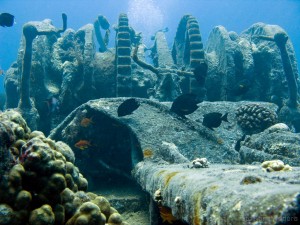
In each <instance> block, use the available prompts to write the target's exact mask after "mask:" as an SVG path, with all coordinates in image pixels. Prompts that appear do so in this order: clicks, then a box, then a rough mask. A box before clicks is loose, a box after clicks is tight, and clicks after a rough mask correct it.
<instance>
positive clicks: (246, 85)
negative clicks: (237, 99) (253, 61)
mask: <svg viewBox="0 0 300 225" xmlns="http://www.w3.org/2000/svg"><path fill="white" fill-rule="evenodd" d="M250 86H251V82H250V81H249V80H248V79H243V80H241V81H240V82H238V83H237V84H235V85H234V86H233V87H232V88H227V90H229V91H230V92H231V93H232V94H233V95H235V96H240V95H243V94H245V93H247V91H249V89H250Z"/></svg>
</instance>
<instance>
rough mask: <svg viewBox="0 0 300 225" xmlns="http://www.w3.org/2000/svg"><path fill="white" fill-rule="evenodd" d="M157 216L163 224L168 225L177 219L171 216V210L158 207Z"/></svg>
mask: <svg viewBox="0 0 300 225" xmlns="http://www.w3.org/2000/svg"><path fill="white" fill-rule="evenodd" d="M159 214H160V217H161V218H162V220H163V223H164V222H167V223H168V224H173V222H175V221H176V220H177V218H176V217H175V216H173V214H172V210H171V208H169V207H166V206H159Z"/></svg>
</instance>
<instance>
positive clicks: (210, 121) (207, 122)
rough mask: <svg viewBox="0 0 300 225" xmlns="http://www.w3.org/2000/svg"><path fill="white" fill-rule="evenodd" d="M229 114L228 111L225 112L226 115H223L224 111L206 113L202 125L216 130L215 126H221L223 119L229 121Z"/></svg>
mask: <svg viewBox="0 0 300 225" xmlns="http://www.w3.org/2000/svg"><path fill="white" fill-rule="evenodd" d="M227 116H228V113H225V115H224V116H222V113H218V112H212V113H208V114H205V115H204V118H203V122H202V125H203V126H206V127H208V128H209V129H211V130H214V129H213V128H217V127H219V126H220V125H221V123H222V121H226V122H228V120H227Z"/></svg>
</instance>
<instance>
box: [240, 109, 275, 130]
mask: <svg viewBox="0 0 300 225" xmlns="http://www.w3.org/2000/svg"><path fill="white" fill-rule="evenodd" d="M236 118H237V122H238V124H239V125H240V126H241V127H242V129H243V130H244V131H246V132H249V133H256V132H257V133H258V132H261V131H263V130H264V129H266V128H268V127H270V126H272V125H274V124H275V123H276V120H277V115H276V114H275V113H274V112H272V111H270V110H269V109H267V108H266V107H263V106H261V105H258V104H253V103H252V104H246V105H243V106H241V107H239V108H238V109H237V112H236Z"/></svg>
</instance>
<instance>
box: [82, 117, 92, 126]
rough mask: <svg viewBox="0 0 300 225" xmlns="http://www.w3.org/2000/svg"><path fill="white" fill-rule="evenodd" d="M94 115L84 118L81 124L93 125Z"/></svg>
mask: <svg viewBox="0 0 300 225" xmlns="http://www.w3.org/2000/svg"><path fill="white" fill-rule="evenodd" d="M92 118H93V117H91V118H87V117H85V118H83V119H82V120H81V121H80V126H82V127H89V126H90V125H91V123H93V120H92Z"/></svg>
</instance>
